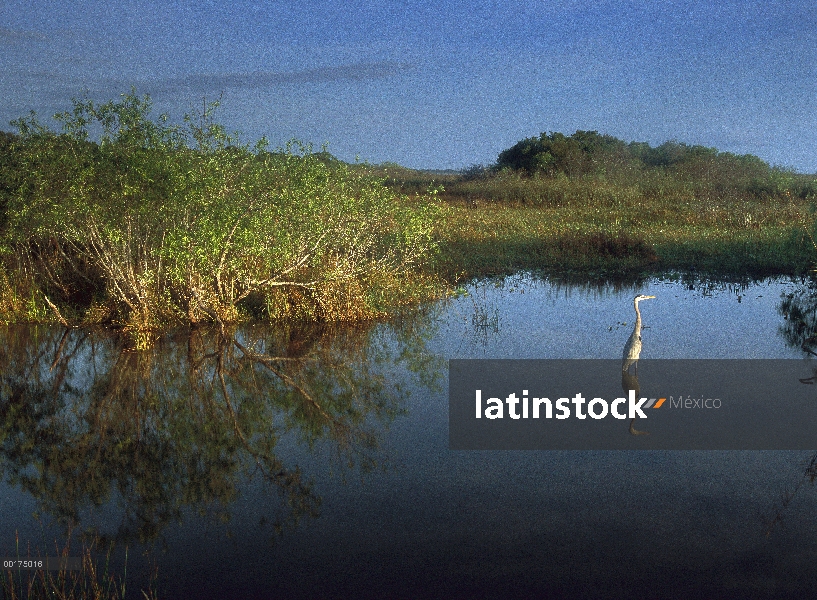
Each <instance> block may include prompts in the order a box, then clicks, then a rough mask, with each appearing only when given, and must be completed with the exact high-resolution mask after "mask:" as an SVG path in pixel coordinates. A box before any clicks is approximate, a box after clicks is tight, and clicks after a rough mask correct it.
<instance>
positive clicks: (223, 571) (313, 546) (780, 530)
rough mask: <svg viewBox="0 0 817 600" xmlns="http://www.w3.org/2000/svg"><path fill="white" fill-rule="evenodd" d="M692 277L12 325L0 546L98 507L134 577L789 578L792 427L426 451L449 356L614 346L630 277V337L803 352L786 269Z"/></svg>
mask: <svg viewBox="0 0 817 600" xmlns="http://www.w3.org/2000/svg"><path fill="white" fill-rule="evenodd" d="M691 288H692V289H690V286H689V285H688V284H685V283H682V282H680V281H670V280H665V281H661V280H653V281H649V282H646V283H645V284H644V285H642V286H639V287H638V288H633V287H626V288H622V289H614V288H594V287H584V288H583V287H577V286H568V285H558V284H555V283H551V282H537V281H534V280H531V279H528V278H524V277H519V278H510V279H507V280H505V281H503V282H500V283H496V284H495V283H490V282H489V283H483V284H480V285H476V286H471V287H469V288H468V290H467V292H468V293H467V294H466V295H463V296H461V297H459V298H456V299H453V300H449V301H447V302H445V303H441V304H440V305H438V306H435V307H429V308H426V309H424V310H423V311H418V312H417V313H415V314H412V315H406V316H405V317H404V318H403V319H400V320H398V321H396V322H395V323H393V324H380V325H377V326H375V327H358V328H351V329H343V330H328V329H322V328H313V329H312V330H310V331H303V330H301V331H298V330H294V329H293V330H289V331H270V330H266V329H264V328H261V327H256V328H248V329H244V330H241V331H240V332H239V333H238V334H237V336H236V339H235V342H237V343H235V342H229V343H223V342H219V341H218V339H217V337H216V336H214V335H211V334H210V333H208V332H198V333H196V334H195V335H193V336H192V337H189V336H186V335H183V334H178V335H176V336H175V337H168V338H167V339H163V340H162V341H161V342H160V344H159V345H158V346H157V348H156V350H155V351H154V352H153V353H150V354H149V355H139V354H136V353H131V352H124V351H122V349H121V347H120V346H119V345H118V344H117V342H116V340H113V339H111V338H109V337H107V336H105V335H103V334H101V333H94V332H79V331H73V332H70V333H69V334H67V335H63V331H62V330H57V329H43V328H40V329H33V328H14V329H10V330H8V331H6V332H5V333H4V336H5V338H6V339H5V340H4V341H5V344H4V347H5V348H6V350H5V354H2V355H0V364H3V365H4V369H3V373H4V375H3V388H2V401H3V408H2V415H1V416H2V417H3V420H2V421H0V422H4V423H5V425H4V426H3V429H2V434H1V435H0V438H2V439H3V445H2V457H0V461H2V462H0V468H2V472H3V479H4V483H3V485H2V486H0V507H2V514H3V518H2V520H1V521H0V549H2V550H0V551H2V553H4V554H6V555H13V554H14V547H13V540H14V536H15V531H17V532H19V535H20V538H21V540H26V541H30V542H31V543H32V544H35V545H36V544H39V545H40V546H44V545H46V544H50V545H51V547H53V545H54V539H55V538H59V539H60V540H62V539H64V536H65V533H64V531H65V525H64V524H65V523H73V524H75V525H76V529H75V531H79V530H86V529H94V530H95V531H96V532H97V533H99V534H101V535H103V536H105V538H106V539H107V540H115V541H116V543H117V548H119V550H117V553H116V554H115V557H116V561H115V563H114V564H113V570H114V572H117V569H118V568H120V566H121V560H122V552H121V548H123V547H124V546H125V545H128V546H129V548H130V550H129V558H128V580H129V588H128V592H129V594H128V595H129V596H131V597H134V598H136V597H140V594H139V586H144V585H146V584H147V580H148V578H149V572H150V569H151V568H152V567H153V566H154V565H155V566H157V567H158V573H159V576H158V580H157V582H156V587H157V588H158V590H159V594H160V596H161V597H197V598H224V597H270V598H273V597H288V598H289V597H304V598H312V597H355V598H358V597H390V598H403V597H405V598H414V597H440V598H452V597H509V596H517V597H526V596H533V597H543V596H550V597H559V596H585V597H599V598H603V597H609V598H619V597H622V598H623V597H632V596H633V595H635V594H637V595H638V596H639V597H649V598H662V597H666V598H685V597H690V596H699V597H718V596H721V597H723V596H739V597H758V598H780V597H802V596H803V595H806V594H809V593H811V590H812V588H813V585H812V584H813V583H814V582H815V575H814V574H813V571H812V570H813V565H814V560H815V558H817V536H815V533H817V526H815V519H814V516H815V509H817V495H815V491H814V489H813V487H812V486H811V484H810V483H808V482H806V483H804V478H803V473H804V470H805V468H806V467H807V465H808V463H809V461H810V460H811V457H812V453H810V452H590V451H587V452H581V451H571V452H555V451H549V452H521V451H520V452H512V451H506V452H454V451H449V450H448V423H447V414H448V406H447V387H446V385H447V383H446V362H445V361H446V360H447V359H451V358H620V356H621V348H622V347H623V345H624V342H625V341H626V340H627V338H628V337H629V335H630V332H631V331H632V327H633V322H634V316H635V315H634V313H633V309H632V298H633V296H634V295H635V293H645V294H650V295H655V296H656V299H654V300H649V301H644V302H642V304H641V308H642V314H643V319H644V330H643V332H642V336H643V344H644V348H643V351H642V357H643V358H803V357H805V356H807V353H806V352H805V351H804V350H803V349H802V348H801V344H802V343H803V342H804V341H805V342H806V343H807V344H808V336H809V335H810V329H809V328H808V327H805V328H804V327H802V326H798V325H797V323H798V322H800V321H803V320H805V321H808V315H811V314H812V313H811V312H809V311H810V307H811V305H812V304H813V300H812V299H811V296H810V292H808V291H807V290H805V288H804V286H803V285H802V284H801V283H799V282H786V281H767V282H764V283H760V284H752V285H746V286H741V285H708V286H707V285H701V284H693V285H692V286H691ZM787 297H788V298H789V303H788V304H786V305H785V307H784V304H783V301H784V300H785V299H786V298H787ZM795 309H797V310H800V312H799V313H797V314H798V315H800V317H802V318H800V317H798V319H788V318H786V317H784V315H783V314H782V312H781V310H785V311H786V312H787V313H788V314H792V315H793V314H795V313H794V312H793V311H794V310H795ZM264 354H266V356H274V357H277V358H278V359H279V360H276V361H268V360H266V359H265V358H264V357H263V356H262V355H264ZM222 378H223V385H222ZM225 390H226V393H225ZM299 390H302V392H303V393H302V392H301V391H299ZM43 473H44V474H45V476H43V475H42V474H43ZM34 511H37V512H38V513H39V518H36V519H35V518H33V517H32V512H34ZM276 525H278V526H280V532H279V527H276ZM60 536H62V537H60ZM137 550H138V551H137Z"/></svg>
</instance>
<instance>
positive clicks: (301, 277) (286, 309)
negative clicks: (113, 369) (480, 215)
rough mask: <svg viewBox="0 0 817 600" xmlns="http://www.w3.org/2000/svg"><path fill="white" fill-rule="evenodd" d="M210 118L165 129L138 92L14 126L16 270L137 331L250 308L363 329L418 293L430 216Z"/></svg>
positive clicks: (354, 174)
mask: <svg viewBox="0 0 817 600" xmlns="http://www.w3.org/2000/svg"><path fill="white" fill-rule="evenodd" d="M215 106H216V105H209V106H206V107H205V110H204V113H203V114H201V115H195V116H188V117H186V118H185V122H184V124H183V125H170V124H168V122H167V117H166V116H162V117H159V118H158V119H157V120H151V118H150V109H151V104H150V100H149V98H148V97H147V96H145V97H144V98H140V97H137V96H136V95H135V94H134V93H131V94H129V95H123V97H122V99H121V100H120V101H111V102H108V103H105V104H101V105H97V104H95V103H93V102H92V101H76V100H75V101H74V106H73V110H72V111H71V112H66V113H62V114H60V115H57V119H58V120H59V121H60V122H61V123H62V131H61V132H54V131H52V130H50V129H48V128H46V127H44V126H43V125H41V124H40V123H39V122H37V120H36V117H35V116H33V115H32V116H31V117H28V118H25V119H20V120H18V121H17V122H16V124H17V126H18V128H19V130H20V136H19V138H17V139H16V140H14V141H13V142H12V153H13V155H14V160H15V161H16V166H17V168H18V171H17V172H18V173H20V174H21V175H20V181H18V182H16V183H15V185H14V186H13V188H14V189H13V190H12V192H11V193H9V194H8V195H9V198H8V226H7V227H6V228H5V230H4V233H3V236H4V242H5V243H4V246H5V248H6V264H7V268H11V269H12V270H15V269H16V270H17V271H26V272H29V273H32V274H33V277H34V284H35V285H36V287H38V288H39V289H40V290H42V291H43V293H45V294H54V295H55V304H56V305H60V303H63V304H66V303H67V304H72V303H73V304H80V305H84V307H85V308H86V309H87V308H88V307H89V306H91V305H92V304H94V305H96V306H97V307H98V306H100V305H101V306H103V307H105V309H106V310H107V313H108V314H110V315H111V318H114V319H116V320H118V321H119V322H121V323H124V324H128V325H130V326H132V327H134V328H136V329H145V328H151V327H155V326H157V325H160V324H163V323H167V322H170V321H172V320H182V321H190V322H195V321H198V320H217V321H234V320H236V319H238V318H240V316H241V313H242V303H245V302H249V301H250V300H252V301H253V302H255V303H256V304H258V303H259V302H260V304H262V305H263V306H264V310H265V313H266V314H267V315H268V316H281V315H289V316H293V315H296V314H297V315H298V316H311V317H313V318H326V319H354V318H367V317H372V316H376V315H377V314H382V312H383V311H384V310H385V309H387V308H388V306H387V304H395V303H397V304H399V303H401V302H403V301H405V297H404V296H406V295H410V294H413V293H414V292H415V290H412V289H411V287H412V286H411V283H412V278H411V276H412V274H413V273H414V270H415V268H416V267H417V266H419V265H420V264H421V263H422V262H423V261H425V260H427V259H428V258H429V257H430V256H431V255H432V254H433V252H434V251H435V248H436V245H435V241H434V239H433V228H432V224H433V221H434V216H435V211H436V210H437V209H436V205H435V203H433V202H430V201H428V200H430V199H428V198H427V199H425V200H426V201H423V202H414V203H413V204H412V206H411V208H408V207H407V203H404V202H397V201H396V199H395V197H394V194H393V193H392V192H390V191H389V190H388V189H387V188H386V187H385V186H384V185H383V183H382V181H380V180H378V179H374V178H372V177H370V176H367V175H365V174H364V173H363V172H362V171H360V170H356V169H352V168H349V166H347V165H345V164H344V163H341V162H340V161H337V160H335V159H332V160H329V158H331V155H328V153H326V152H322V153H312V152H311V149H310V148H309V147H306V146H303V145H301V144H298V143H295V142H293V143H290V144H288V145H287V146H286V148H283V149H279V150H278V151H275V152H270V151H268V149H267V145H266V141H265V140H263V139H262V140H261V141H260V142H259V143H258V144H257V145H256V146H255V147H252V148H251V147H249V146H247V145H242V144H240V143H239V140H238V139H237V138H236V137H234V136H230V135H227V134H226V132H225V130H224V129H223V127H221V126H220V125H218V124H217V123H215V122H214V121H213V119H212V116H213V110H214V108H215ZM93 131H98V132H99V135H98V141H90V139H91V132H93ZM373 290H376V293H373ZM401 290H406V293H405V294H403V295H401ZM384 298H388V302H384V300H383V299H384ZM259 299H260V300H259ZM49 303H50V300H49ZM293 303H294V304H293ZM55 310H57V309H56V307H55ZM106 310H103V311H101V312H102V313H105V312H106ZM97 312H99V311H97Z"/></svg>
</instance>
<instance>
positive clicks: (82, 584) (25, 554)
mask: <svg viewBox="0 0 817 600" xmlns="http://www.w3.org/2000/svg"><path fill="white" fill-rule="evenodd" d="M16 546H17V553H16V556H14V557H8V556H7V557H5V558H16V559H22V560H26V559H30V560H37V559H44V558H45V555H44V554H42V553H40V552H32V550H31V549H30V548H26V549H25V550H22V549H20V547H19V538H17V543H16ZM55 556H56V557H58V558H59V557H63V558H68V557H73V556H76V555H75V554H74V553H72V552H71V545H70V542H69V543H67V544H66V545H65V547H63V548H62V549H60V548H57V549H56V553H55V554H54V553H52V554H51V555H50V557H51V558H52V559H53V558H55ZM78 558H79V559H80V568H79V569H78V570H45V569H40V570H33V571H26V570H22V569H4V570H0V590H2V595H3V596H2V597H3V598H4V600H40V599H43V600H45V599H51V600H124V598H125V594H126V591H127V584H126V577H127V554H126V559H125V566H124V567H123V572H122V574H121V575H119V574H115V573H111V572H110V571H109V565H110V559H111V549H110V548H109V550H108V551H107V552H106V553H105V555H104V560H102V561H100V560H98V559H97V558H96V541H92V542H91V543H90V544H84V545H83V548H82V550H81V551H80V552H79V556H78ZM154 577H155V574H154ZM152 583H153V582H151V585H149V586H148V589H146V590H145V589H143V590H141V597H143V598H145V599H146V600H153V599H155V598H157V597H158V596H157V591H156V589H155V588H154V587H153V585H152Z"/></svg>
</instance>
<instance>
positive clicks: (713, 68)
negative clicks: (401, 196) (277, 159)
mask: <svg viewBox="0 0 817 600" xmlns="http://www.w3.org/2000/svg"><path fill="white" fill-rule="evenodd" d="M131 86H135V87H136V90H137V92H138V93H140V94H142V93H149V94H150V95H151V97H152V98H153V100H154V104H155V107H156V111H157V113H158V112H168V113H170V115H171V116H172V117H173V118H180V117H181V115H183V114H184V113H185V112H189V111H190V110H191V108H193V107H195V106H200V105H201V102H202V98H204V97H206V98H207V99H216V98H218V97H219V96H220V95H222V108H221V109H220V113H219V116H218V120H219V121H220V122H222V123H223V124H225V125H226V126H227V127H228V129H230V130H237V131H240V132H241V133H242V135H243V139H245V141H248V142H253V141H255V140H257V139H258V138H259V137H261V136H262V135H265V136H267V137H268V138H269V140H270V142H271V143H272V145H273V146H278V145H282V144H284V143H285V142H286V141H287V140H288V139H291V138H298V139H300V140H303V141H310V142H313V143H314V144H316V145H318V146H319V145H320V144H322V143H324V142H328V144H329V150H330V152H332V153H333V154H335V155H337V156H339V157H340V158H342V159H345V160H353V159H354V158H355V157H356V156H358V157H359V158H360V159H361V160H367V161H370V162H375V163H377V162H384V161H393V162H397V163H400V164H403V165H406V166H409V167H416V168H439V169H445V168H453V169H457V168H462V167H465V166H468V165H472V164H476V163H483V164H490V163H492V162H493V161H495V160H496V157H497V154H498V153H499V152H500V151H501V150H503V149H505V148H507V147H509V146H511V145H513V144H514V143H515V142H517V141H518V140H520V139H522V138H525V137H530V136H533V135H538V134H539V133H541V132H543V131H560V132H563V133H567V134H569V133H573V132H574V131H576V130H577V129H585V130H597V131H599V132H601V133H607V134H611V135H614V136H616V137H618V138H621V139H624V140H626V141H647V142H650V143H652V144H654V145H655V144H658V143H661V142H664V141H666V140H670V139H675V140H678V141H681V142H686V143H689V144H703V145H706V146H714V147H716V148H718V149H719V150H727V151H730V152H736V153H740V154H743V153H750V154H756V155H758V156H760V157H761V158H763V159H765V160H767V161H769V162H771V163H772V164H775V165H781V166H786V167H793V168H796V169H798V170H800V171H806V172H817V135H815V133H817V5H815V4H814V1H813V0H794V1H789V2H782V1H781V2H778V1H774V0H761V1H758V2H750V1H746V2H729V1H706V2H703V1H701V2H696V1H672V0H660V1H659V0H655V1H653V0H636V1H632V2H629V1H610V2H605V1H602V0H586V1H585V0H574V1H568V0H565V1H559V2H543V1H539V2H511V1H507V0H505V1H487V0H483V1H480V0H462V1H460V0H428V1H422V2H421V1H416V0H410V1H403V2H399V1H397V0H377V1H371V2H367V1H361V0H337V1H313V0H297V1H288V0H269V1H263V2H262V1H259V2H250V1H247V0H233V1H230V2H227V1H225V2H206V1H196V2H193V1H189V2H183V1H175V2H174V1H171V0H153V1H151V0H135V1H134V0H119V1H117V2H107V1H104V2H103V1H87V2H72V1H70V0H59V1H47V0H33V1H32V0H26V1H25V2H22V1H16V0H4V1H3V2H2V3H1V4H0V97H1V98H2V101H0V128H4V129H6V130H11V129H12V128H11V127H10V126H9V125H8V122H9V121H10V120H11V119H14V118H17V117H20V116H22V115H25V114H28V112H29V111H30V110H32V109H33V110H35V111H37V113H38V114H40V115H41V116H43V117H45V116H51V115H52V114H53V113H55V112H57V111H61V110H65V109H67V108H69V107H70V99H71V98H72V97H81V96H82V95H83V90H87V92H88V95H89V96H90V97H91V98H94V99H97V100H108V99H111V98H116V97H117V96H118V95H119V94H120V93H122V92H127V91H129V90H130V88H131Z"/></svg>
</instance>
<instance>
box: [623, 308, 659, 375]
mask: <svg viewBox="0 0 817 600" xmlns="http://www.w3.org/2000/svg"><path fill="white" fill-rule="evenodd" d="M650 298H655V296H645V295H643V294H639V295H638V296H636V297H635V298H634V299H633V306H634V307H635V327H633V332H632V333H631V334H630V339H629V340H627V343H626V344H624V353H623V354H622V356H621V370H622V371H626V370H627V369H629V368H630V365H633V364H636V363H638V357H639V356H641V311H640V310H638V303H639V302H641V301H642V300H649V299H650ZM636 368H638V367H636Z"/></svg>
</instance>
